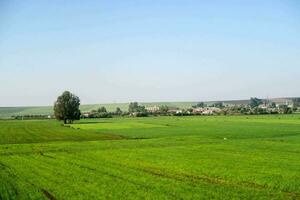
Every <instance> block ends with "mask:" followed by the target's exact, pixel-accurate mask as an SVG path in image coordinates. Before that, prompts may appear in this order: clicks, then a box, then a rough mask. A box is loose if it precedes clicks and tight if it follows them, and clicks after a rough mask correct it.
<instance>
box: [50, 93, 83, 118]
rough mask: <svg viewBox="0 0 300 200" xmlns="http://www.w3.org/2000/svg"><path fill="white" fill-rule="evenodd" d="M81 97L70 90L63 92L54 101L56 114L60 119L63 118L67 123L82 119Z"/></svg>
mask: <svg viewBox="0 0 300 200" xmlns="http://www.w3.org/2000/svg"><path fill="white" fill-rule="evenodd" d="M79 106H80V99H79V97H77V96H76V95H74V94H72V93H71V92H69V91H65V92H63V94H62V95H61V96H59V97H58V98H57V100H56V102H55V103H54V115H55V118H56V119H58V120H63V121H64V123H65V124H67V123H72V122H73V121H74V120H79V119H80V115H81V113H80V110H79Z"/></svg>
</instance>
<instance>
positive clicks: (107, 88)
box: [0, 0, 300, 106]
mask: <svg viewBox="0 0 300 200" xmlns="http://www.w3.org/2000/svg"><path fill="white" fill-rule="evenodd" d="M299 86H300V1H298V0H281V1H277V0H264V1H261V0H257V1H256V0H251V1H250V0H249V1H248V0H240V1H238V0H228V1H223V0H220V1H217V0H212V1H200V0H194V1H193V0H181V1H179V0H156V1H155V0H152V1H150V0H139V1H138V0H136V1H133V0H127V1H124V0H113V1H102V0H97V1H96V0H95V1H92V0H90V1H88V0H87V1H76V0H65V1H60V0H26V1H22V0H0V106H42V105H53V102H54V101H55V100H56V98H57V96H58V95H60V94H61V93H62V92H63V91H65V90H69V91H71V92H73V93H75V94H76V95H78V96H79V97H80V99H81V102H82V104H94V103H120V102H130V101H138V102H155V101H206V100H233V99H248V98H250V97H254V96H255V97H260V98H271V97H287V96H288V97H295V96H300V87H299Z"/></svg>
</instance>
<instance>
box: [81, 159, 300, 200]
mask: <svg viewBox="0 0 300 200" xmlns="http://www.w3.org/2000/svg"><path fill="white" fill-rule="evenodd" d="M76 157H77V158H78V155H76ZM102 159H103V160H104V162H103V163H110V164H112V165H115V166H118V167H117V169H122V170H123V171H126V170H125V169H131V170H135V171H141V172H144V173H147V174H151V175H153V176H157V177H162V178H167V179H173V180H176V181H180V182H189V184H190V185H192V186H193V187H196V186H197V184H199V183H200V182H201V183H202V182H205V183H209V184H214V185H220V186H229V187H240V188H241V187H243V188H251V189H255V190H264V191H266V190H267V191H269V192H272V193H276V192H281V193H284V194H286V195H288V196H290V197H293V198H299V197H300V193H298V192H294V191H288V190H276V188H274V187H272V186H268V185H261V184H257V183H254V182H247V181H242V182H234V181H232V180H226V179H222V178H215V177H209V176H198V175H194V174H188V173H182V172H181V173H178V172H168V171H166V170H164V169H161V168H155V167H149V166H148V167H145V166H141V167H136V166H128V165H124V164H121V163H119V162H113V161H112V160H107V159H105V158H102ZM85 160H86V161H87V163H93V160H90V159H86V158H85ZM93 170H96V169H93Z"/></svg>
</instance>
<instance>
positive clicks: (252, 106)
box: [54, 91, 300, 124]
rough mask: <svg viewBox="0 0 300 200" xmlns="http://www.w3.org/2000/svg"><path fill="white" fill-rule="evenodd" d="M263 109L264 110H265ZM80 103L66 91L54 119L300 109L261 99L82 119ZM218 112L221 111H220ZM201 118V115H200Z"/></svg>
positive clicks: (299, 103) (136, 109)
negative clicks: (233, 103) (201, 111)
mask: <svg viewBox="0 0 300 200" xmlns="http://www.w3.org/2000/svg"><path fill="white" fill-rule="evenodd" d="M262 105H263V106H262ZM79 106H80V99H79V97H77V96H76V95H74V94H72V93H70V92H69V91H65V92H64V93H63V94H62V95H61V96H59V97H58V98H57V101H56V102H55V103H54V115H55V117H56V119H58V120H62V121H64V123H65V124H66V123H73V121H74V120H78V119H80V117H89V118H108V117H112V116H122V115H131V116H135V117H144V116H148V115H149V114H153V115H179V116H184V115H193V114H199V113H197V112H194V111H195V109H197V108H203V109H206V111H207V110H213V109H214V110H213V111H214V112H213V113H215V114H222V115H228V114H277V113H283V114H290V113H292V112H293V111H295V110H297V108H298V107H300V98H295V99H293V107H290V106H288V105H279V106H277V105H276V104H275V103H274V102H271V101H267V100H262V99H259V98H256V97H254V98H251V99H250V103H249V104H248V105H242V104H241V105H232V106H228V105H227V106H225V105H224V103H223V102H215V103H213V104H210V105H207V104H205V103H204V102H199V103H197V104H196V105H193V106H192V108H190V109H181V110H180V109H173V110H171V109H170V108H169V107H168V106H167V105H162V106H160V107H159V109H158V110H155V111H154V112H151V113H149V112H148V111H147V109H146V108H145V106H142V105H139V104H138V102H132V103H130V104H129V106H128V112H127V111H125V112H123V111H122V110H121V109H120V108H116V110H115V111H114V112H108V111H107V109H106V108H105V107H100V108H99V109H97V110H92V111H91V112H89V113H88V115H87V116H86V115H84V114H83V115H82V114H81V112H80V110H79ZM216 108H217V109H218V110H217V111H216ZM200 114H201V113H200Z"/></svg>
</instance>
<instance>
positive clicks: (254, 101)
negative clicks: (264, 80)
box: [250, 97, 263, 108]
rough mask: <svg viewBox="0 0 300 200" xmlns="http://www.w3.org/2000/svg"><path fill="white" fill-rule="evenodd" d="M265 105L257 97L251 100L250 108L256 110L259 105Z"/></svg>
mask: <svg viewBox="0 0 300 200" xmlns="http://www.w3.org/2000/svg"><path fill="white" fill-rule="evenodd" d="M262 103H263V100H261V99H259V98H256V97H251V99H250V107H251V108H256V107H258V106H259V105H261V104H262Z"/></svg>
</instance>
